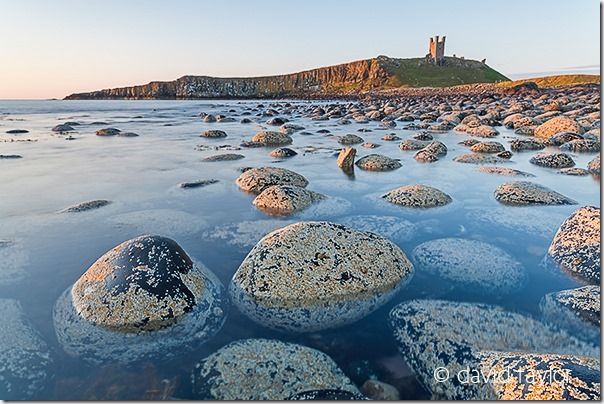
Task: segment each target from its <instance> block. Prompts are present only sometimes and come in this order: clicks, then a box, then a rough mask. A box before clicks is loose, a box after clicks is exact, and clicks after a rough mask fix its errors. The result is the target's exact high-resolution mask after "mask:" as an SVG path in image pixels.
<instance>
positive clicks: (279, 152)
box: [270, 147, 298, 158]
mask: <svg viewBox="0 0 604 404" xmlns="http://www.w3.org/2000/svg"><path fill="white" fill-rule="evenodd" d="M297 154H298V153H296V152H295V151H294V150H292V149H290V148H288V147H279V148H277V149H275V150H273V151H271V152H270V156H271V157H275V158H285V157H293V156H295V155H297Z"/></svg>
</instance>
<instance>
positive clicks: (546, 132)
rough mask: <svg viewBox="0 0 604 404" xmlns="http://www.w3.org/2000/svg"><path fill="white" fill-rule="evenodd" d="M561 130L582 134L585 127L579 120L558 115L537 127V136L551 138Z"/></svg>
mask: <svg viewBox="0 0 604 404" xmlns="http://www.w3.org/2000/svg"><path fill="white" fill-rule="evenodd" d="M560 132H573V133H578V134H582V133H583V127H581V125H579V124H578V123H577V121H575V120H574V119H572V118H568V117H565V116H557V117H555V118H552V119H550V120H548V121H547V122H545V123H543V124H541V125H539V126H538V127H537V129H535V137H538V138H541V139H549V138H550V137H552V136H553V135H555V134H556V133H560Z"/></svg>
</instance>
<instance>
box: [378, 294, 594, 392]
mask: <svg viewBox="0 0 604 404" xmlns="http://www.w3.org/2000/svg"><path fill="white" fill-rule="evenodd" d="M389 320H390V326H391V328H392V330H393V333H394V337H395V339H396V341H397V343H398V346H399V351H400V353H401V355H402V356H403V357H404V358H405V360H406V361H407V363H408V364H409V365H410V366H411V367H412V368H413V370H414V371H415V373H416V375H417V377H418V379H419V380H420V381H421V382H422V384H424V386H425V387H426V388H427V389H428V390H429V391H430V392H431V393H432V398H434V399H441V400H442V399H449V400H463V399H480V398H484V397H489V393H490V391H491V390H490V388H489V386H486V385H485V384H483V383H461V382H460V381H459V379H458V378H457V377H456V376H457V375H458V374H459V372H460V371H462V370H466V369H468V368H469V369H474V370H475V369H479V366H480V363H481V359H482V358H481V352H483V351H503V352H539V353H560V354H572V355H586V356H597V355H598V348H597V347H595V346H593V345H590V344H588V343H585V342H583V341H580V340H578V339H576V338H574V337H572V336H570V335H568V334H567V333H566V332H564V331H558V330H555V329H553V328H551V327H550V326H547V325H545V324H543V323H540V322H538V321H536V320H534V319H532V318H529V317H526V316H523V315H521V314H517V313H513V312H509V311H506V310H504V309H503V308H501V307H497V306H491V305H486V304H479V303H460V302H448V301H442V300H412V301H408V302H405V303H401V304H399V305H398V306H396V307H394V309H392V311H391V312H390V317H389ZM439 368H446V370H447V374H448V376H449V377H448V378H446V379H445V380H443V381H441V380H438V379H437V377H435V372H438V371H439ZM437 376H438V377H442V376H443V374H442V371H441V373H438V374H437Z"/></svg>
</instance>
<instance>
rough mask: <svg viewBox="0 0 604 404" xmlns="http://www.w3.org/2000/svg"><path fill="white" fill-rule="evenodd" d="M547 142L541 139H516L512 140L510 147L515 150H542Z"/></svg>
mask: <svg viewBox="0 0 604 404" xmlns="http://www.w3.org/2000/svg"><path fill="white" fill-rule="evenodd" d="M546 146H547V143H546V142H544V141H542V140H539V139H514V140H512V141H510V149H512V150H513V151H522V150H542V149H545V147H546Z"/></svg>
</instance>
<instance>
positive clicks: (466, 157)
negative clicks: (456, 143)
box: [453, 153, 509, 164]
mask: <svg viewBox="0 0 604 404" xmlns="http://www.w3.org/2000/svg"><path fill="white" fill-rule="evenodd" d="M453 161H456V162H458V163H464V164H501V163H507V162H508V161H509V160H508V159H504V158H501V157H499V156H495V155H492V154H487V153H467V154H461V155H459V156H456V157H455V158H454V159H453Z"/></svg>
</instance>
